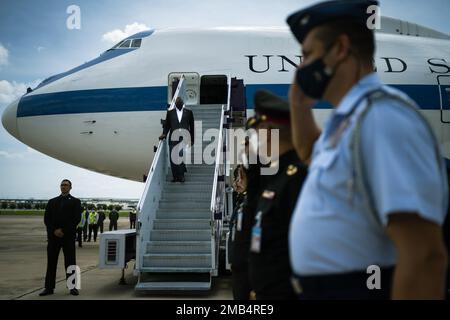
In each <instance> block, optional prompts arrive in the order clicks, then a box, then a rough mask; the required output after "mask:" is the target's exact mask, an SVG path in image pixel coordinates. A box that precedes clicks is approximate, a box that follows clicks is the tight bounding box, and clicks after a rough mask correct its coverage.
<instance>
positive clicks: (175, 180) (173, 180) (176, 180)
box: [170, 178, 178, 182]
mask: <svg viewBox="0 0 450 320" xmlns="http://www.w3.org/2000/svg"><path fill="white" fill-rule="evenodd" d="M170 182H178V179H175V178H173V179H172V180H170Z"/></svg>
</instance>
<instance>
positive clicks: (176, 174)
mask: <svg viewBox="0 0 450 320" xmlns="http://www.w3.org/2000/svg"><path fill="white" fill-rule="evenodd" d="M167 134H169V148H170V149H169V150H170V167H171V169H172V176H173V179H172V182H177V181H179V182H184V173H185V172H186V165H185V164H184V162H183V151H184V150H183V146H184V145H186V141H183V140H184V139H186V140H187V144H190V145H191V146H192V145H193V144H194V114H193V113H192V111H191V110H189V109H187V108H186V107H185V105H184V102H183V99H181V98H180V97H178V98H177V99H176V100H175V108H173V109H172V110H167V114H166V121H165V123H164V128H163V134H162V135H161V136H160V137H159V139H160V140H162V139H165V138H166V137H167ZM174 149H175V150H174Z"/></svg>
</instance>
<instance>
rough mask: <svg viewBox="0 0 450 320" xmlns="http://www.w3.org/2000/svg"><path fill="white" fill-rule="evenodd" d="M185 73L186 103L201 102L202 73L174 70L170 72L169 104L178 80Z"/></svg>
mask: <svg viewBox="0 0 450 320" xmlns="http://www.w3.org/2000/svg"><path fill="white" fill-rule="evenodd" d="M182 75H184V78H185V84H186V96H185V97H184V100H185V101H184V102H185V104H186V105H194V104H199V102H200V75H199V74H198V73H197V72H172V73H170V74H169V78H168V86H167V103H168V104H169V103H170V102H171V100H172V97H173V95H174V93H175V90H176V88H177V85H178V81H179V79H180V78H181V76H182Z"/></svg>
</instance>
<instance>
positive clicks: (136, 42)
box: [108, 39, 142, 51]
mask: <svg viewBox="0 0 450 320" xmlns="http://www.w3.org/2000/svg"><path fill="white" fill-rule="evenodd" d="M141 44H142V39H127V40H122V41H120V42H119V43H118V44H116V45H115V46H114V47H112V48H111V49H109V50H113V49H117V48H121V49H128V48H133V49H137V48H140V47H141ZM109 50H108V51H109Z"/></svg>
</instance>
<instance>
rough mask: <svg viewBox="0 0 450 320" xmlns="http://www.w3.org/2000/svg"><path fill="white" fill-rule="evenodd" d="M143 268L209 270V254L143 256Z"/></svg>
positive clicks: (154, 254)
mask: <svg viewBox="0 0 450 320" xmlns="http://www.w3.org/2000/svg"><path fill="white" fill-rule="evenodd" d="M143 266H144V267H158V268H167V267H168V268H177V267H182V268H210V267H211V254H209V253H192V254H171V253H167V254H166V253H151V254H145V255H144V259H143Z"/></svg>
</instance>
